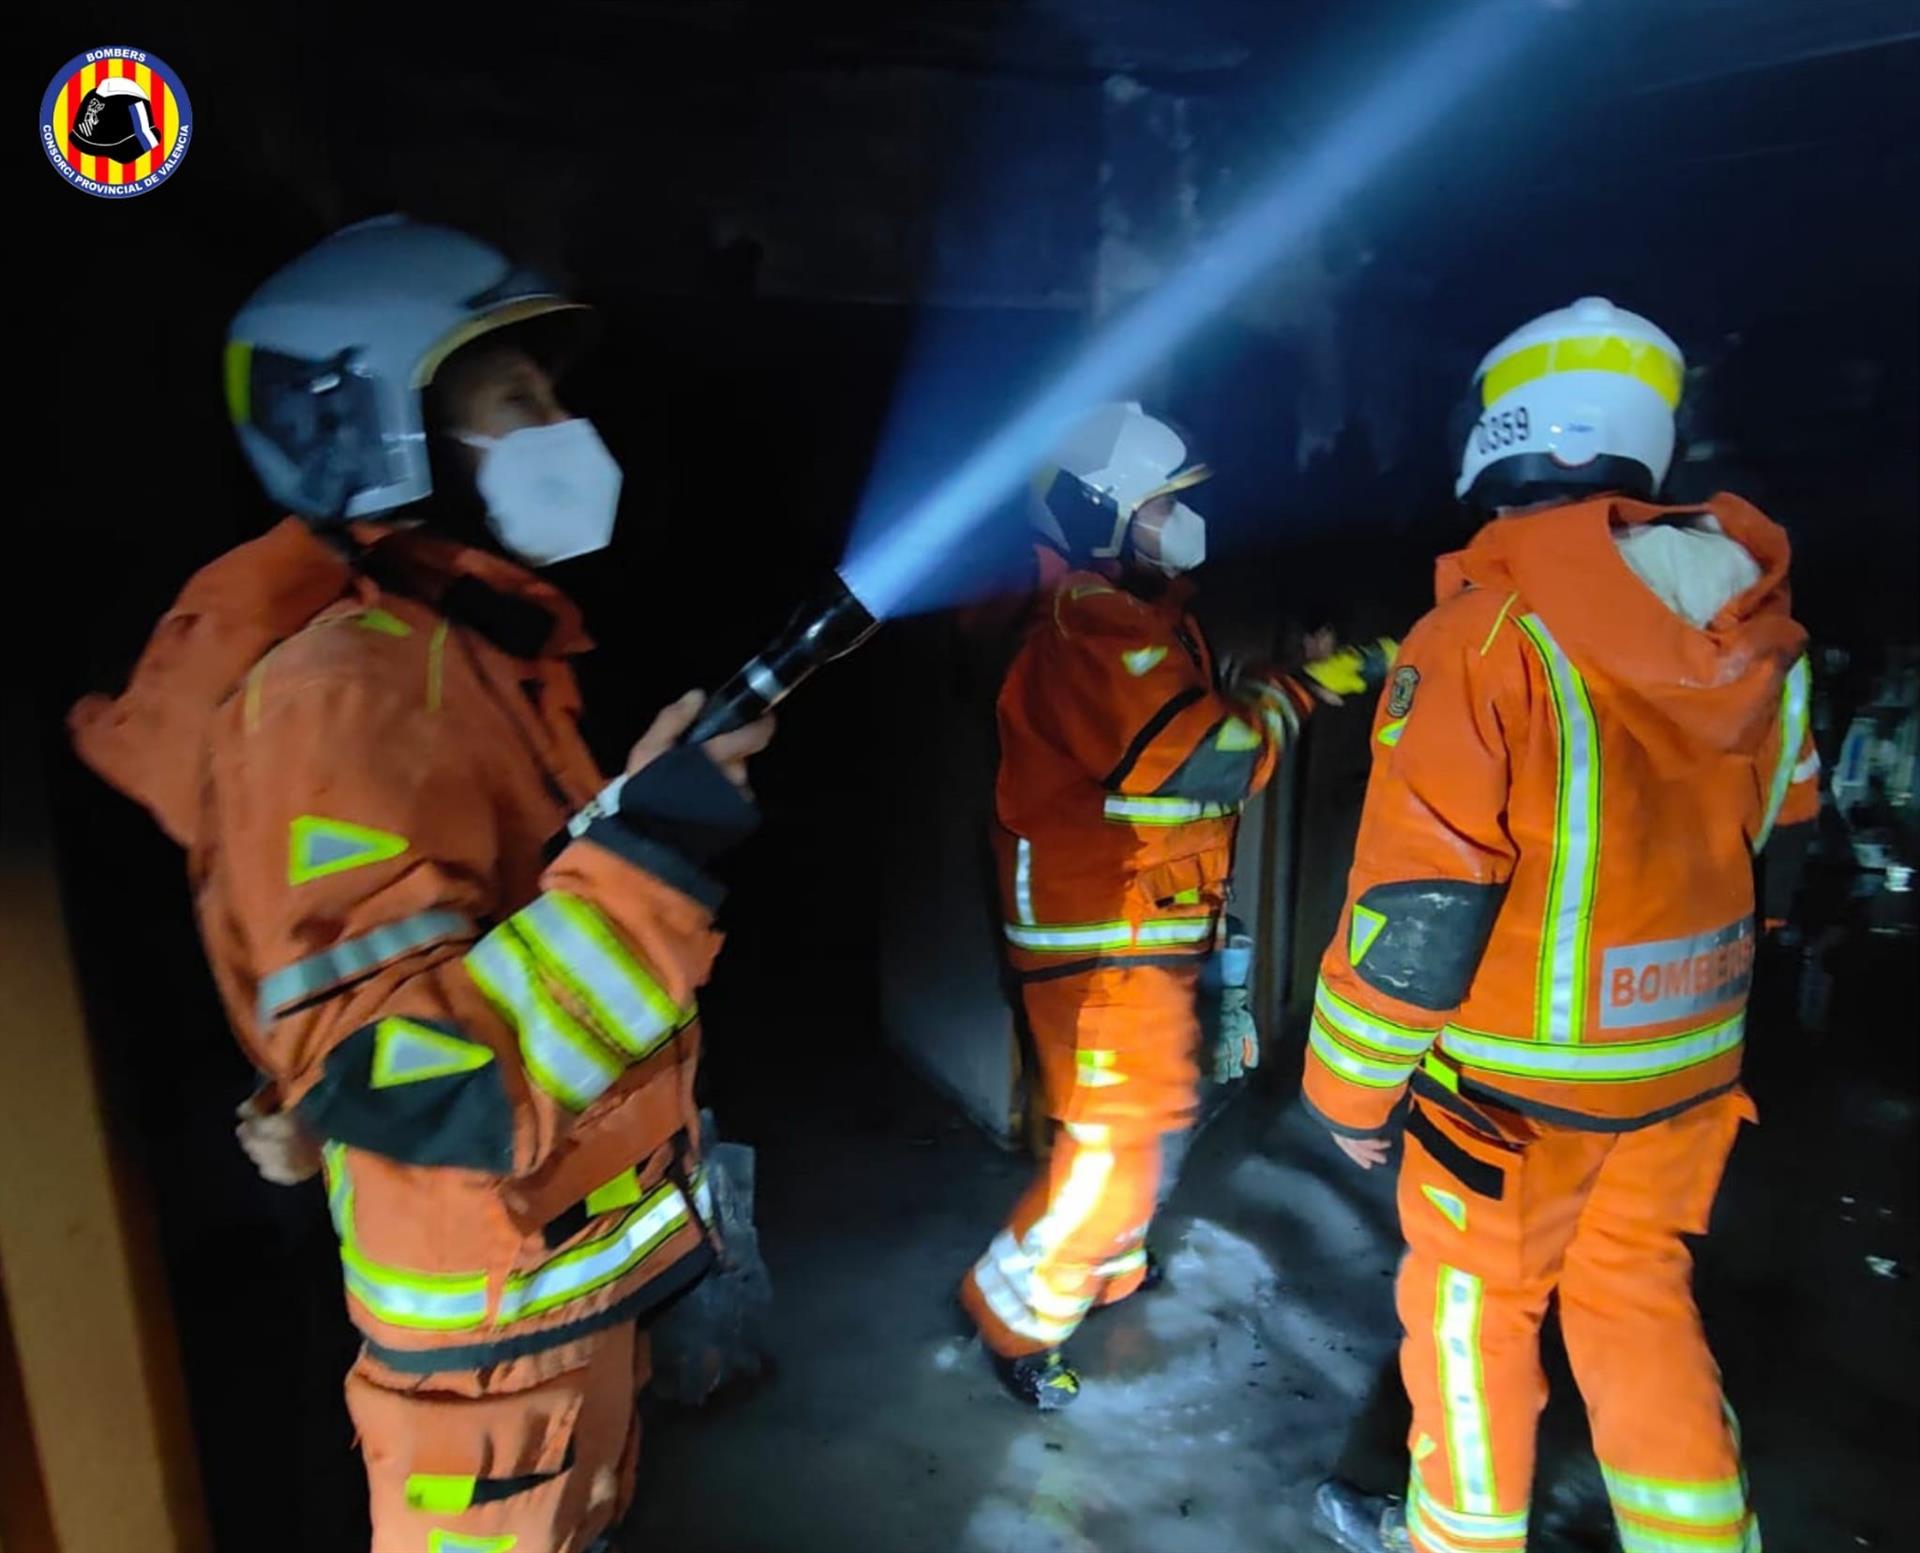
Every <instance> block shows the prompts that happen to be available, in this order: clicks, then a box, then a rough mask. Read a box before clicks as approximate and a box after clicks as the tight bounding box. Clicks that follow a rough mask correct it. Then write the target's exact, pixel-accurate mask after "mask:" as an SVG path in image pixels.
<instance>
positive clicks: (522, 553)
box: [460, 419, 621, 566]
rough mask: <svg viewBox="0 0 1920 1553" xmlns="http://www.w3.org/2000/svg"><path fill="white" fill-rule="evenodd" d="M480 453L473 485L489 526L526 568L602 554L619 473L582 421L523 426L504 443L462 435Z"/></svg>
mask: <svg viewBox="0 0 1920 1553" xmlns="http://www.w3.org/2000/svg"><path fill="white" fill-rule="evenodd" d="M460 440H461V441H462V442H464V443H466V444H467V446H469V447H475V448H480V449H483V450H484V452H483V456H482V457H481V460H480V473H479V475H478V476H477V477H476V483H477V484H478V486H479V487H480V495H481V496H482V497H483V498H484V499H485V501H486V504H487V526H488V527H489V528H491V529H492V530H493V532H494V537H495V538H497V539H498V540H499V541H500V543H501V544H502V545H504V546H505V547H506V548H507V549H508V550H511V551H512V552H513V553H514V554H515V555H516V556H518V557H519V558H520V559H521V560H523V561H525V562H526V563H527V564H528V565H529V566H551V565H552V564H553V563H554V562H555V561H566V560H571V559H572V558H573V557H574V556H576V555H588V554H590V553H591V552H593V551H595V550H604V549H606V547H607V542H608V541H609V540H610V539H612V538H613V518H614V514H615V512H616V511H618V509H619V506H620V480H621V475H620V465H619V463H618V462H616V460H615V459H614V456H613V455H612V454H611V453H609V452H608V451H607V445H606V444H605V443H604V442H602V441H601V440H600V433H599V432H597V431H595V430H594V429H593V422H592V421H587V420H579V419H575V420H568V421H556V422H555V423H554V424H552V425H550V426H522V427H521V428H520V429H519V430H517V431H510V432H508V433H507V434H506V435H505V436H504V437H481V436H475V435H472V434H471V433H466V432H463V433H461V434H460Z"/></svg>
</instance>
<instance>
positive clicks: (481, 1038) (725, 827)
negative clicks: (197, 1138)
mask: <svg viewBox="0 0 1920 1553" xmlns="http://www.w3.org/2000/svg"><path fill="white" fill-rule="evenodd" d="M407 689H408V687H405V686H403V685H399V684H395V683H390V682H382V681H379V680H373V679H370V678H369V677H367V676H364V675H363V676H356V677H351V678H349V677H345V676H341V677H318V678H314V679H311V680H309V681H307V682H306V683H304V684H299V685H294V686H291V687H286V688H284V689H282V690H281V691H280V692H279V693H277V694H275V695H273V696H272V697H270V698H266V699H264V701H263V704H262V705H261V706H260V707H259V708H258V709H257V711H256V712H255V714H254V715H253V716H252V717H251V718H250V720H249V721H250V726H249V727H248V730H247V732H246V734H245V735H244V736H243V737H242V738H240V739H239V740H238V741H237V748H236V749H235V750H234V751H233V752H232V757H231V769H229V770H228V771H227V772H225V773H223V779H222V781H221V784H220V786H221V790H222V792H223V794H224V795H225V803H226V806H227V808H228V810H229V815H228V819H229V822H230V824H229V829H228V834H229V835H230V836H231V837H232V838H233V844H232V845H231V846H230V847H229V848H228V849H227V852H226V857H225V861H224V863H223V866H225V867H227V868H229V869H231V870H233V871H234V872H235V873H236V875H237V877H235V878H234V879H233V880H232V881H231V883H232V886H233V888H232V889H231V891H230V892H229V894H230V897H231V898H232V899H233V900H234V902H235V904H236V907H237V909H238V912H239V913H240V914H241V915H242V917H243V921H242V922H241V923H240V924H239V927H240V930H241V931H242V932H244V933H245V935H246V936H247V937H248V939H249V940H250V943H249V945H248V948H249V953H248V954H247V956H246V960H247V963H249V964H251V965H254V966H257V967H259V968H260V977H259V981H258V984H257V986H256V987H254V988H253V989H252V990H251V997H252V1001H253V1003H254V1006H255V1015H254V1021H253V1030H252V1032H251V1034H252V1037H253V1039H252V1040H251V1041H250V1042H249V1043H248V1044H249V1046H250V1048H251V1050H252V1052H253V1054H254V1056H255V1060H256V1062H257V1064H258V1065H259V1066H260V1067H261V1068H262V1069H263V1070H264V1071H265V1072H266V1073H267V1075H268V1076H269V1078H270V1079H271V1080H272V1081H273V1084H274V1086H275V1087H276V1088H277V1089H278V1091H279V1092H280V1095H281V1097H282V1099H283V1101H284V1102H285V1103H288V1104H291V1105H293V1106H295V1107H297V1110H298V1114H299V1116H300V1118H301V1120H302V1121H303V1122H304V1123H305V1124H306V1125H307V1127H308V1128H309V1129H311V1130H312V1131H313V1132H315V1133H317V1134H319V1135H321V1136H323V1137H326V1138H329V1139H331V1140H334V1141H337V1142H341V1143H345V1144H348V1145H351V1146H353V1147H355V1148H360V1149H365V1150H368V1151H371V1152H375V1153H379V1154H383V1155H385V1156H387V1157H389V1158H392V1159H395V1160H399V1161H402V1162H404V1163H408V1164H414V1165H447V1166H462V1167H467V1168H471V1169H476V1170H482V1171H486V1172H489V1173H492V1174H498V1175H512V1174H521V1173H525V1172H527V1171H530V1170H533V1169H534V1168H536V1167H537V1166H538V1165H540V1164H541V1163H542V1162H543V1161H544V1160H545V1159H546V1158H547V1157H548V1156H549V1155H550V1154H551V1152H552V1150H553V1148H554V1146H555V1144H556V1143H557V1142H558V1141H560V1140H561V1139H562V1138H563V1137H564V1136H565V1134H566V1133H567V1131H568V1129H569V1128H570V1127H571V1126H572V1124H573V1123H574V1121H575V1119H576V1118H578V1117H580V1116H581V1115H582V1114H583V1113H585V1112H587V1111H588V1110H589V1109H590V1108H591V1107H593V1105H594V1104H595V1102H596V1101H597V1100H598V1099H599V1098H600V1097H601V1096H602V1095H603V1094H605V1093H606V1092H607V1091H608V1090H609V1089H611V1088H613V1087H614V1086H615V1085H616V1084H618V1083H619V1081H620V1080H621V1078H622V1076H623V1075H624V1074H626V1073H627V1072H628V1071H629V1070H630V1069H632V1068H633V1067H635V1066H636V1065H638V1064H642V1063H646V1062H649V1061H652V1060H656V1059H663V1054H665V1055H666V1056H670V1054H671V1053H672V1052H673V1050H674V1049H675V1042H676V1040H677V1038H678V1037H679V1035H680V1033H681V1032H682V1031H683V1030H684V1029H685V1028H686V1027H687V1026H688V1025H689V1024H690V1023H691V1021H692V1019H693V1017H694V994H695V990H696V989H697V988H698V987H699V986H700V985H701V983H702V982H703V981H704V980H705V979H706V976H707V973H708V969H709V967H710V966H711V964H712V960H713V957H714V954H715V952H716V950H717V948H718V944H719V939H718V937H717V935H716V934H715V933H714V932H713V929H712V916H713V911H714V909H715V907H716V906H717V904H718V900H719V893H718V891H717V889H716V887H715V886H714V885H713V883H712V881H711V880H710V879H709V878H708V877H707V875H706V872H705V865H706V864H707V862H708V861H709V859H710V858H711V857H712V856H713V855H714V854H715V853H717V852H718V851H719V850H721V849H722V848H724V847H726V846H728V845H731V844H732V843H733V842H735V841H737V840H739V839H740V838H741V837H743V836H744V835H746V834H747V833H748V832H749V831H750V830H751V828H752V826H753V824H754V821H755V812H754V809H753V805H752V803H751V802H750V800H749V799H748V798H747V796H746V794H745V793H744V791H743V790H742V788H741V787H739V786H736V784H735V782H733V781H732V780H729V776H728V774H727V772H725V771H723V770H722V768H721V767H720V766H719V765H717V764H716V763H715V761H714V760H712V759H709V758H708V756H707V755H706V754H705V753H703V752H702V750H701V749H699V748H670V747H668V746H670V745H671V743H672V739H673V738H674V737H677V735H678V732H679V728H678V727H677V726H676V727H674V728H673V729H672V730H671V731H670V732H669V733H668V735H667V736H666V737H665V738H664V739H661V740H656V741H654V743H655V745H657V746H658V748H657V749H656V748H653V747H649V746H648V745H647V741H645V740H643V741H642V746H641V747H637V748H636V755H635V759H636V765H635V767H634V769H633V770H632V771H631V773H630V774H628V775H626V776H624V777H622V778H621V779H619V780H617V781H616V782H614V783H613V784H612V785H610V786H609V787H608V788H607V789H606V791H605V792H603V793H602V794H601V795H600V797H599V798H598V799H597V800H596V801H595V802H594V803H593V804H591V805H589V806H588V808H587V810H586V811H585V812H584V813H582V814H580V815H578V816H576V818H575V820H574V822H573V824H572V826H571V827H570V829H571V838H570V839H569V840H568V842H567V844H566V845H565V846H564V847H563V849H562V850H561V851H560V852H559V853H558V855H557V857H555V858H554V860H553V862H552V863H551V864H550V866H549V867H548V868H547V869H546V872H545V874H544V876H543V877H542V878H541V880H540V893H538V894H537V895H536V896H535V897H534V898H533V899H532V900H531V901H530V902H527V903H526V904H524V905H520V906H519V908H518V909H512V908H513V904H514V903H513V902H512V901H509V900H506V899H503V896H502V889H503V883H505V882H504V881H502V879H501V878H500V868H501V857H502V838H501V836H500V835H499V834H498V829H497V823H498V822H497V811H496V807H495V801H494V797H493V795H492V794H491V793H490V792H489V790H488V784H487V782H486V781H485V780H484V779H483V777H482V775H481V773H479V772H477V771H476V770H474V769H473V767H472V763H471V762H472V752H473V751H474V750H475V748H476V747H477V743H478V742H479V741H477V739H476V737H475V736H474V735H473V733H472V731H469V732H468V734H467V736H465V737H461V736H456V735H453V734H452V733H451V732H450V730H448V729H447V728H446V727H445V726H444V724H443V723H442V721H441V720H442V719H444V718H446V717H449V716H452V715H455V714H454V712H453V711H452V710H451V709H428V708H423V706H422V705H421V703H420V702H419V700H418V699H417V698H416V697H414V696H412V695H410V694H408V693H407ZM692 712H697V705H695V706H693V708H692ZM692 712H688V714H687V716H688V717H689V718H690V716H691V715H692ZM673 715H678V713H677V712H672V713H670V714H667V715H666V716H665V717H663V721H667V720H670V719H671V717H672V716H673ZM685 720H687V719H686V718H683V719H682V721H683V722H684V721H685ZM765 732H766V730H764V729H761V730H757V731H754V732H749V731H743V733H742V734H741V735H736V736H734V737H735V740H736V742H738V741H740V740H741V739H743V738H744V739H745V740H746V743H745V744H742V746H741V748H740V749H737V750H736V749H731V748H730V749H729V750H728V751H725V752H722V754H723V755H725V756H726V757H727V758H728V759H730V760H744V758H745V755H746V754H747V753H750V746H751V745H752V741H753V739H754V738H756V737H757V738H759V740H760V742H764V735H765ZM643 755H644V757H645V758H644V759H642V758H641V757H642V756H643ZM521 888H522V889H524V886H521ZM519 899H520V900H523V901H524V899H525V897H524V895H522V896H520V897H519Z"/></svg>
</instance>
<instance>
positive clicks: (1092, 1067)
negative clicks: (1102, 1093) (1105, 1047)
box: [1073, 1046, 1127, 1089]
mask: <svg viewBox="0 0 1920 1553" xmlns="http://www.w3.org/2000/svg"><path fill="white" fill-rule="evenodd" d="M1119 1060H1120V1054H1119V1053H1118V1052H1114V1051H1096V1050H1094V1049H1093V1048H1092V1047H1088V1046H1083V1047H1081V1048H1080V1049H1079V1050H1078V1051H1077V1052H1075V1053H1074V1054H1073V1065H1074V1082H1075V1083H1077V1084H1079V1085H1081V1086H1082V1087H1083V1088H1086V1089H1111V1088H1112V1087H1113V1086H1114V1085H1115V1084H1124V1083H1126V1081H1127V1076H1126V1074H1124V1073H1121V1072H1120V1071H1118V1068H1117V1064H1118V1062H1119Z"/></svg>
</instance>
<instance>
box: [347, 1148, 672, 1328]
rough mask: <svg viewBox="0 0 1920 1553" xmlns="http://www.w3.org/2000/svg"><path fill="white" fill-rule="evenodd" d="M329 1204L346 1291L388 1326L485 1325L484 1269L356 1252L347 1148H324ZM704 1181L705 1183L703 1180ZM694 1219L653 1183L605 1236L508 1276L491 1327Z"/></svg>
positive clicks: (549, 1301) (598, 1278)
mask: <svg viewBox="0 0 1920 1553" xmlns="http://www.w3.org/2000/svg"><path fill="white" fill-rule="evenodd" d="M323 1159H324V1160H325V1164H326V1171H327V1204H328V1208H329V1210H330V1211H331V1213H332V1215H333V1227H334V1231H335V1233H336V1234H338V1235H339V1237H340V1261H341V1265H342V1267H343V1268H344V1270H345V1273H346V1282H347V1288H348V1290H349V1291H351V1293H352V1294H353V1295H354V1297H355V1298H356V1299H358V1300H359V1301H360V1303H361V1304H363V1305H365V1306H366V1307H367V1309H368V1310H370V1311H372V1312H373V1313H374V1315H376V1316H378V1317H379V1318H380V1319H381V1320H382V1321H384V1322H386V1323H387V1324H389V1325H390V1326H399V1327H412V1328H414V1329H416V1330H420V1331H463V1330H469V1329H472V1328H476V1327H480V1326H483V1325H487V1324H488V1322H487V1276H486V1274H485V1273H447V1274H441V1273H418V1272H413V1271H410V1270H409V1269H406V1268H400V1267H393V1266H390V1265H387V1264H384V1263H380V1262H376V1261H374V1260H373V1259H372V1258H371V1257H369V1256H367V1255H366V1254H365V1253H364V1252H362V1251H361V1249H360V1246H359V1240H358V1236H357V1234H356V1231H355V1228H354V1221H353V1183H352V1178H351V1176H350V1174H349V1173H348V1170H347V1168H346V1161H345V1156H344V1150H343V1149H342V1148H341V1146H340V1145H339V1144H337V1143H329V1144H327V1145H326V1146H325V1149H324V1150H323ZM702 1185H703V1186H704V1181H703V1182H702ZM691 1220H692V1209H691V1208H690V1207H689V1205H688V1203H687V1199H686V1195H685V1194H684V1193H683V1192H682V1191H681V1190H680V1188H679V1187H678V1186H676V1185H674V1184H673V1183H672V1182H667V1183H664V1184H662V1185H661V1186H658V1187H656V1188H654V1190H653V1191H651V1192H649V1193H648V1194H647V1195H646V1196H645V1197H644V1198H642V1199H641V1201H640V1202H639V1203H637V1204H636V1205H635V1206H634V1208H633V1209H632V1211H631V1212H629V1213H628V1214H626V1215H625V1216H624V1217H623V1218H622V1219H621V1220H620V1221H619V1222H618V1223H617V1224H616V1225H615V1226H614V1227H613V1228H612V1229H611V1230H609V1231H608V1232H607V1233H606V1234H605V1235H601V1236H597V1237H596V1238H595V1239H593V1240H590V1241H587V1242H585V1243H584V1244H582V1245H579V1246H575V1247H573V1248H572V1249H571V1250H568V1251H565V1252H562V1253H561V1254H560V1255H559V1256H556V1257H554V1258H553V1259H552V1260H551V1261H549V1262H546V1263H543V1264H542V1265H541V1266H539V1267H537V1268H535V1269H534V1270H533V1271H532V1272H527V1273H516V1274H515V1275H514V1276H513V1277H511V1278H509V1279H508V1280H507V1284H506V1288H505V1290H504V1291H503V1292H502V1295H501V1299H500V1308H499V1310H498V1312H497V1313H496V1314H495V1316H494V1318H493V1321H492V1323H491V1325H493V1326H495V1327H503V1326H508V1325H510V1324H512V1323H513V1322H515V1321H525V1320H528V1319H530V1318H531V1317H534V1316H538V1315H542V1314H544V1313H545V1312H547V1311H550V1310H553V1309H555V1308H556V1307H558V1306H561V1305H564V1304H567V1303H568V1302H569V1301H572V1300H577V1299H581V1298H583V1297H584V1296H586V1295H589V1294H592V1293H594V1292H595V1291H596V1290H598V1289H603V1288H605V1287H606V1286H607V1285H608V1284H610V1283H613V1282H615V1281H616V1280H617V1279H620V1278H623V1277H625V1276H626V1275H627V1274H628V1273H629V1272H631V1271H632V1270H633V1269H634V1268H635V1267H637V1266H639V1265H640V1263H641V1262H643V1261H645V1260H646V1258H647V1257H648V1256H650V1255H652V1253H653V1252H655V1251H657V1250H658V1249H659V1248H660V1246H661V1245H662V1244H664V1243H665V1242H666V1241H667V1240H668V1239H669V1238H670V1237H671V1236H672V1235H673V1234H674V1233H676V1232H677V1231H678V1230H680V1229H682V1228H683V1227H685V1226H686V1225H687V1224H688V1223H690V1222H691Z"/></svg>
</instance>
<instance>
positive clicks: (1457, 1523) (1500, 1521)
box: [1407, 1467, 1527, 1542]
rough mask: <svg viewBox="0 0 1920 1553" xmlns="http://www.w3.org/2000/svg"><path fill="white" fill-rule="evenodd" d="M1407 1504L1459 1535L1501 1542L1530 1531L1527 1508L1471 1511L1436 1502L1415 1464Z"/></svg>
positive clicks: (1408, 1485)
mask: <svg viewBox="0 0 1920 1553" xmlns="http://www.w3.org/2000/svg"><path fill="white" fill-rule="evenodd" d="M1407 1504H1408V1506H1409V1507H1412V1506H1413V1505H1416V1504H1417V1505H1418V1506H1419V1507H1420V1513H1421V1514H1422V1515H1424V1516H1425V1517H1426V1518H1427V1519H1428V1520H1429V1521H1431V1522H1432V1523H1433V1524H1434V1525H1435V1526H1437V1527H1439V1528H1441V1530H1443V1531H1446V1532H1449V1533H1451V1534H1452V1535H1454V1536H1456V1537H1471V1538H1474V1539H1476V1540H1478V1541H1482V1542H1500V1541H1505V1540H1508V1539H1511V1538H1515V1537H1525V1536H1526V1534H1527V1511H1525V1510H1522V1511H1520V1512H1519V1513H1518V1514H1516V1515H1469V1514H1467V1513H1466V1512H1465V1511H1462V1510H1450V1509H1448V1508H1447V1507H1446V1506H1445V1505H1442V1504H1435V1503H1434V1502H1433V1496H1432V1495H1431V1494H1429V1493H1428V1492H1427V1490H1426V1485H1425V1484H1424V1483H1422V1482H1421V1481H1420V1472H1419V1469H1418V1468H1417V1467H1416V1468H1415V1469H1414V1473H1413V1477H1412V1478H1411V1479H1410V1480H1409V1482H1408V1484H1407Z"/></svg>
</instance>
